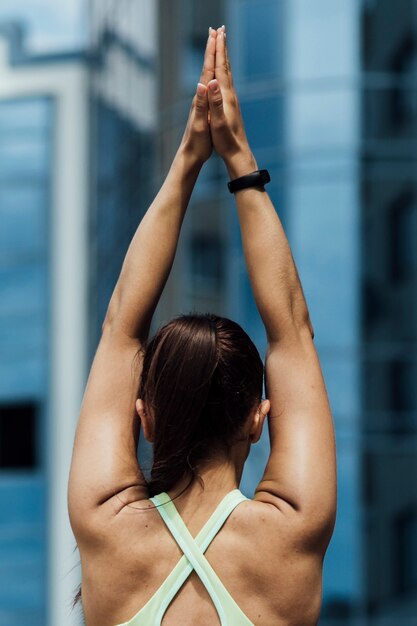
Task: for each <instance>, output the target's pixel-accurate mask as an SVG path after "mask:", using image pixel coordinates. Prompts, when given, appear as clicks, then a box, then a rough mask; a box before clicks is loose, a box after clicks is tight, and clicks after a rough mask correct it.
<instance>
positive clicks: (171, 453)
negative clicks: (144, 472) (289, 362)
mask: <svg viewBox="0 0 417 626" xmlns="http://www.w3.org/2000/svg"><path fill="white" fill-rule="evenodd" d="M142 352H143V368H142V374H141V377H140V381H139V385H138V394H137V396H138V397H139V398H142V400H143V401H144V403H145V405H146V407H147V409H148V411H150V412H151V414H152V420H153V463H152V468H151V473H150V479H149V480H148V488H149V495H150V496H154V495H156V494H157V493H160V492H162V491H168V490H169V489H171V488H172V487H174V486H175V485H176V484H177V483H178V481H180V480H181V479H182V478H184V477H185V476H187V475H189V476H190V478H191V480H193V479H194V478H196V477H197V476H198V468H199V466H200V465H201V464H202V463H203V462H204V461H208V460H210V459H211V458H213V457H214V456H215V455H216V454H222V455H225V456H226V457H227V455H228V453H229V451H230V447H231V446H232V445H233V444H234V443H236V442H237V441H238V440H239V439H240V438H241V437H242V427H243V425H244V424H245V421H246V418H247V417H248V416H249V414H250V412H251V411H252V410H253V409H254V408H255V407H256V404H257V403H259V402H260V401H261V398H262V388H263V374H264V369H263V363H262V360H261V357H260V355H259V352H258V350H257V348H256V346H255V345H254V343H253V342H252V340H251V339H250V337H249V336H248V335H247V333H246V332H245V331H244V330H243V328H241V326H239V324H237V323H236V322H233V321H232V320H230V319H227V318H225V317H219V316H217V315H213V314H211V313H206V314H197V313H193V314H188V315H180V316H178V317H176V318H174V319H173V320H171V321H170V322H168V323H167V324H165V325H164V326H162V327H161V328H160V329H159V330H158V331H157V333H156V334H155V335H154V336H153V337H152V339H150V341H149V342H148V343H147V345H146V346H145V347H144V348H143V350H142ZM80 599H81V587H80V588H79V589H78V592H77V594H76V596H75V598H74V600H73V604H72V606H73V608H74V607H75V605H76V604H77V602H78V601H79V600H80Z"/></svg>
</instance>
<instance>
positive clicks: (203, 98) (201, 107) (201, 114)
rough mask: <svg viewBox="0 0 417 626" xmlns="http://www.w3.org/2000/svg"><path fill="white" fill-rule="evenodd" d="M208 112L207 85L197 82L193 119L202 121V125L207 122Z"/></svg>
mask: <svg viewBox="0 0 417 626" xmlns="http://www.w3.org/2000/svg"><path fill="white" fill-rule="evenodd" d="M207 114H208V101H207V87H206V85H204V84H203V83H198V84H197V90H196V94H195V118H194V119H195V121H196V122H203V124H204V126H205V125H206V124H207Z"/></svg>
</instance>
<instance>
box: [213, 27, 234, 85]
mask: <svg viewBox="0 0 417 626" xmlns="http://www.w3.org/2000/svg"><path fill="white" fill-rule="evenodd" d="M229 73H230V72H229V66H228V61H227V58H226V48H225V39H224V30H223V26H221V27H220V28H218V29H217V38H216V62H215V68H214V75H215V77H216V78H217V80H218V81H219V83H220V87H221V88H223V89H230V87H231V83H230V76H229Z"/></svg>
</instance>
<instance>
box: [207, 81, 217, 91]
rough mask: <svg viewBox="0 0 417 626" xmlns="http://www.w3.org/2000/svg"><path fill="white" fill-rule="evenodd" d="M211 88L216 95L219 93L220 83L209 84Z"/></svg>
mask: <svg viewBox="0 0 417 626" xmlns="http://www.w3.org/2000/svg"><path fill="white" fill-rule="evenodd" d="M209 87H210V89H211V90H212V91H214V93H216V91H219V83H217V82H213V83H209Z"/></svg>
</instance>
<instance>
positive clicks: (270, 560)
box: [68, 27, 336, 626]
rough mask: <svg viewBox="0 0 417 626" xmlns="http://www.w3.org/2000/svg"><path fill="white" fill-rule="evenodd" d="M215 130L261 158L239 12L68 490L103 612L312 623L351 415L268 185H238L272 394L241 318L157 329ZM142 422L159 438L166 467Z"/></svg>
mask: <svg viewBox="0 0 417 626" xmlns="http://www.w3.org/2000/svg"><path fill="white" fill-rule="evenodd" d="M213 147H214V148H215V150H216V151H217V153H218V154H219V155H220V156H221V157H222V158H223V160H224V162H225V165H226V167H227V171H228V173H229V177H230V179H232V180H234V179H237V178H240V177H242V176H244V175H246V174H249V173H251V172H253V171H255V170H257V163H256V161H255V158H254V155H253V153H252V152H251V150H250V147H249V145H248V140H247V138H246V134H245V131H244V126H243V121H242V117H241V113H240V108H239V103H238V99H237V96H236V93H235V89H234V86H233V78H232V72H231V69H230V62H229V59H228V54H227V47H226V34H225V29H224V27H221V28H219V29H217V30H214V29H210V31H209V38H208V41H207V49H206V52H205V59H204V67H203V71H202V74H201V83H200V85H199V86H198V89H197V93H196V95H195V97H194V99H193V103H192V107H191V111H190V115H189V119H188V123H187V126H186V129H185V133H184V137H183V139H182V141H181V144H180V146H179V149H178V151H177V153H176V155H175V157H174V160H173V163H172V166H171V168H170V170H169V173H168V175H167V178H166V180H165V181H164V183H163V185H162V187H161V189H160V191H159V193H158V194H157V196H156V198H155V200H154V201H153V203H152V204H151V206H150V207H149V209H148V211H147V213H146V214H145V216H144V217H143V219H142V221H141V223H140V225H139V227H138V229H137V231H136V233H135V236H134V237H133V240H132V242H131V244H130V246H129V249H128V251H127V254H126V258H125V260H124V264H123V267H122V270H121V274H120V277H119V280H118V282H117V285H116V287H115V289H114V293H113V295H112V297H111V300H110V303H109V307H108V311H107V314H106V318H105V320H104V323H103V332H102V337H101V340H100V343H99V346H98V348H97V352H96V355H95V358H94V361H93V365H92V368H91V372H90V376H89V379H88V383H87V387H86V390H85V395H84V398H83V403H82V407H81V413H80V416H79V422H78V426H77V431H76V436H75V442H74V450H73V457H72V464H71V472H70V478H69V488H68V505H69V515H70V521H71V525H72V529H73V532H74V535H75V537H76V539H77V544H78V547H79V550H80V556H81V567H82V600H83V609H84V615H85V618H86V623H87V626H115V625H116V624H117V625H121V624H123V625H127V624H129V625H130V626H139V625H141V624H145V625H146V626H154V625H156V624H161V623H163V625H164V626H174V625H181V626H191V625H193V626H195V625H215V624H222V625H225V624H229V625H230V624H231V625H233V626H238V625H240V624H242V625H249V624H256V626H267V625H268V626H269V625H270V626H272V625H273V626H279V625H282V626H283V625H286V626H290V625H294V626H295V625H297V626H310V625H313V624H316V623H317V620H318V617H319V613H320V606H321V591H322V564H323V558H324V555H325V552H326V550H327V546H328V544H329V541H330V538H331V536H332V533H333V528H334V522H335V514H336V459H335V438H334V428H333V421H332V415H331V411H330V407H329V403H328V398H327V394H326V389H325V384H324V381H323V377H322V372H321V368H320V363H319V360H318V357H317V353H316V349H315V346H314V342H313V336H314V333H313V328H312V325H311V322H310V318H309V314H308V309H307V305H306V302H305V299H304V295H303V291H302V287H301V284H300V281H299V277H298V274H297V270H296V267H295V265H294V261H293V258H292V255H291V251H290V248H289V245H288V241H287V239H286V237H285V233H284V231H283V228H282V226H281V223H280V220H279V218H278V216H277V213H276V211H275V209H274V207H273V205H272V203H271V200H270V198H269V196H268V194H267V193H266V192H265V189H264V187H263V186H262V185H260V184H258V185H257V186H251V187H247V188H244V189H241V190H239V191H236V192H235V200H236V205H237V211H238V214H239V220H240V227H241V233H242V241H243V248H244V253H245V258H246V263H247V267H248V272H249V277H250V281H251V284H252V288H253V292H254V296H255V299H256V303H257V307H258V309H259V312H260V314H261V317H262V320H263V322H264V325H265V330H266V334H267V339H268V350H267V357H266V364H265V370H266V391H267V398H268V399H265V400H262V377H263V364H262V362H261V360H260V357H259V354H258V352H257V350H256V348H255V346H254V345H253V343H252V342H251V340H250V339H249V337H248V336H247V335H246V333H245V332H244V331H243V330H242V329H241V328H240V326H238V325H237V324H235V323H234V322H232V321H230V320H227V319H224V318H220V317H217V316H215V315H188V316H180V317H179V318H176V319H174V320H172V321H171V322H169V323H168V324H167V325H165V326H164V327H163V328H162V329H160V330H159V331H158V332H157V334H156V336H155V337H154V338H153V339H152V340H151V341H150V342H148V332H149V328H150V323H151V318H152V315H153V312H154V310H155V307H156V305H157V302H158V299H159V297H160V295H161V292H162V290H163V287H164V285H165V282H166V279H167V277H168V274H169V271H170V268H171V265H172V262H173V259H174V254H175V249H176V246H177V241H178V236H179V233H180V228H181V223H182V220H183V217H184V214H185V211H186V208H187V204H188V202H189V199H190V196H191V192H192V189H193V187H194V184H195V182H196V180H197V177H198V174H199V171H200V169H201V167H202V165H203V163H204V162H205V161H206V160H207V159H208V158H209V157H210V155H211V152H212V149H213ZM267 415H268V428H269V435H270V443H271V451H270V457H269V460H268V463H267V466H266V469H265V472H264V475H263V477H262V480H261V482H260V483H259V485H258V487H257V489H256V492H255V496H254V498H253V499H252V500H250V499H247V498H245V497H244V496H243V495H242V494H241V492H240V490H239V483H240V479H241V475H242V470H243V466H244V463H245V460H246V458H247V456H248V453H249V450H250V446H251V444H252V443H255V442H257V441H258V440H259V438H260V436H261V432H262V427H263V424H264V420H265V418H266V416H267ZM140 424H141V426H142V429H143V433H144V436H145V437H146V439H147V440H148V441H150V442H151V443H152V444H153V450H154V460H153V468H152V474H151V479H150V481H149V482H146V481H145V479H144V476H143V474H142V471H141V469H140V467H139V464H138V460H137V445H138V439H139V430H140ZM151 498H152V499H151ZM203 527H204V528H203ZM193 538H195V540H193ZM184 553H186V556H185V555H184ZM177 563H178V565H177Z"/></svg>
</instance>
